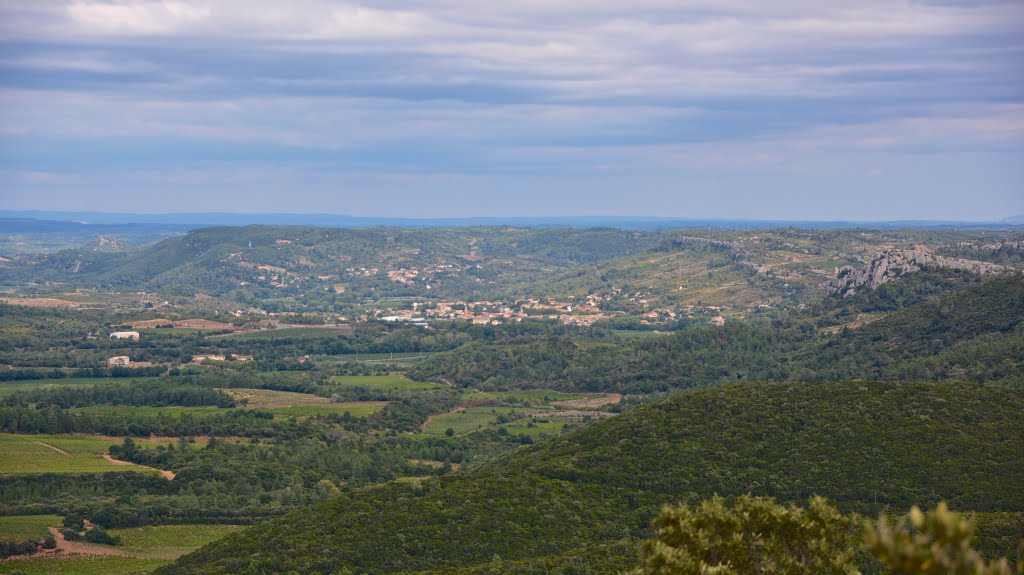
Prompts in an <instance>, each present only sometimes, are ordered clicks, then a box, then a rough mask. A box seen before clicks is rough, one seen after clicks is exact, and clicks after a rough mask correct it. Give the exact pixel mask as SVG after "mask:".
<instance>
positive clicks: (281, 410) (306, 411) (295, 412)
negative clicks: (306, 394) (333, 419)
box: [267, 401, 387, 417]
mask: <svg viewBox="0 0 1024 575" xmlns="http://www.w3.org/2000/svg"><path fill="white" fill-rule="evenodd" d="M385 405H387V402H386V401H351V402H345V403H324V404H320V405H295V406H292V407H275V408H273V409H268V410H267V411H270V412H273V414H274V415H275V416H278V415H280V416H284V417H291V416H295V417H308V416H310V415H327V414H329V413H337V414H338V415H342V414H344V413H345V412H346V411H347V412H348V413H349V414H350V415H351V416H352V417H366V416H367V415H370V414H373V413H377V412H378V411H380V410H381V409H383V408H384V406H385Z"/></svg>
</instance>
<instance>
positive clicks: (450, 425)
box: [422, 407, 535, 435]
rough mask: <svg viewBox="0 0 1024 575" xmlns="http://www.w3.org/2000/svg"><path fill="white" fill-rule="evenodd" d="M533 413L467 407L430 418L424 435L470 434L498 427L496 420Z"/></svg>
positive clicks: (502, 408)
mask: <svg viewBox="0 0 1024 575" xmlns="http://www.w3.org/2000/svg"><path fill="white" fill-rule="evenodd" d="M532 411H535V410H533V409H527V408H523V407H467V408H465V409H461V410H459V411H455V412H452V413H444V414H441V415H436V416H434V417H431V418H430V419H429V420H428V421H427V423H426V424H424V426H423V429H422V431H423V434H424V435H445V432H446V431H447V430H448V429H452V430H453V431H454V432H455V434H456V435H462V434H465V433H470V432H473V431H477V430H480V429H486V428H488V427H492V426H493V427H498V426H496V425H495V424H496V423H498V418H499V417H501V416H505V417H509V416H514V415H518V414H524V413H529V412H532Z"/></svg>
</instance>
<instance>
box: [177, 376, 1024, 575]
mask: <svg viewBox="0 0 1024 575" xmlns="http://www.w3.org/2000/svg"><path fill="white" fill-rule="evenodd" d="M1022 409H1024V393H1022V392H1021V390H1020V389H1013V388H1008V387H1001V386H979V385H975V384H959V383H943V384H925V383H917V384H906V383H902V384H901V383H867V382H865V383H856V382H854V383H834V384H821V383H781V384H754V383H749V384H731V385H724V386H718V387H715V388H709V389H702V390H693V391H688V392H682V393H680V394H677V395H675V396H673V397H671V398H669V399H667V400H664V401H661V402H659V403H656V404H652V405H648V406H643V407H639V408H636V409H634V410H632V411H630V412H627V413H625V414H623V415H620V416H618V417H614V418H612V419H610V420H607V421H604V422H602V423H598V424H595V425H593V426H591V427H589V428H586V429H583V430H581V431H578V432H575V433H572V434H569V435H565V436H562V437H560V438H556V439H553V440H549V441H546V442H543V443H541V444H537V445H535V446H531V447H526V448H520V449H518V450H516V451H514V452H512V453H510V454H508V455H506V456H505V457H503V458H500V459H497V460H494V461H491V462H489V463H485V464H483V465H480V466H478V467H476V468H473V469H469V470H466V471H464V472H460V473H458V474H455V475H452V476H445V477H442V478H438V479H433V480H429V481H423V482H422V483H416V484H412V485H409V484H404V485H403V484H391V485H387V486H384V487H380V488H375V489H370V490H367V491H363V492H358V493H354V494H350V495H345V496H341V497H338V498H336V499H333V500H330V501H327V502H324V503H320V504H317V505H315V506H313V507H311V508H308V509H303V510H301V511H298V512H295V513H293V514H290V515H288V516H286V517H284V518H282V519H279V520H275V521H271V522H269V523H265V524H263V525H259V526H256V527H253V528H251V529H248V530H246V531H243V532H240V533H237V534H234V535H231V536H229V537H227V538H225V539H224V540H222V541H219V542H217V543H214V544H212V545H210V546H207V547H205V548H203V549H201V550H199V551H197V552H195V553H193V554H191V555H188V556H185V557H183V558H182V559H181V560H179V561H178V562H177V563H175V564H173V565H171V566H168V567H165V568H163V569H161V570H159V571H158V573H162V574H163V575H176V574H184V573H197V574H202V573H209V574H212V573H241V572H246V573H282V572H287V571H290V570H294V571H295V572H298V573H349V572H353V573H355V572H358V573H372V574H378V573H414V572H424V573H425V572H431V573H433V572H435V571H436V572H451V570H453V569H455V568H467V571H466V572H467V573H468V572H480V571H479V569H478V568H480V567H486V566H488V565H490V566H491V567H493V562H492V561H493V560H494V558H495V557H500V558H501V560H503V561H510V562H512V563H515V564H517V565H520V566H522V565H533V566H535V567H540V566H542V565H549V564H551V563H552V562H554V563H555V564H558V563H562V564H570V563H571V564H572V565H574V566H575V567H576V568H577V569H578V570H581V571H585V572H592V573H603V572H615V570H616V568H621V567H622V566H627V565H629V561H630V560H631V559H630V558H629V555H630V554H631V553H632V549H631V548H630V545H628V544H621V545H617V543H622V542H623V541H624V540H625V541H626V542H627V543H628V541H629V540H631V538H634V537H638V536H641V535H643V534H644V533H645V528H646V525H647V524H648V522H649V520H650V518H651V517H652V516H653V513H654V512H655V511H656V510H657V509H658V507H659V506H660V505H661V504H663V503H666V502H669V501H689V502H693V501H696V500H698V499H701V498H704V497H708V496H711V495H713V494H715V493H718V494H721V495H726V496H730V495H739V494H742V493H753V494H761V495H771V496H774V497H777V498H779V499H782V500H801V499H804V498H806V497H807V496H809V495H812V494H818V495H823V496H826V497H828V498H829V499H830V500H832V501H833V503H835V504H836V505H838V506H839V507H840V508H841V509H843V510H845V511H859V512H864V513H873V512H875V511H877V510H878V509H880V508H889V509H897V510H902V509H906V508H908V507H909V505H911V504H914V503H916V504H931V503H933V502H935V501H937V500H939V499H945V500H947V501H950V502H951V505H952V506H953V507H954V508H958V509H964V510H975V511H1002V512H1013V513H1018V514H1019V513H1021V512H1024V497H1022V494H1021V492H1020V491H1019V490H1018V489H1017V488H1016V487H1017V486H1016V477H1018V476H1019V475H1020V473H1021V471H1022V469H1024V430H1022V429H1021V427H1020V426H1019V425H1018V423H1019V414H1020V412H1021V410H1022ZM510 564H511V563H510ZM474 566H475V567H474ZM499 571H500V569H499ZM484 572H485V571H484Z"/></svg>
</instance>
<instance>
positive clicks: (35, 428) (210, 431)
mask: <svg viewBox="0 0 1024 575" xmlns="http://www.w3.org/2000/svg"><path fill="white" fill-rule="evenodd" d="M316 429H317V426H316V425H315V424H314V423H313V422H312V421H311V420H306V421H297V420H293V419H276V420H275V419H274V415H273V414H272V413H270V412H267V411H259V410H252V409H225V410H224V412H223V413H213V414H206V413H204V414H191V413H187V412H184V413H160V414H157V415H151V414H142V413H138V412H136V411H134V410H131V409H125V410H121V411H118V412H116V413H114V412H111V413H92V412H82V411H75V410H74V409H60V408H58V407H55V406H50V405H47V406H43V405H40V406H38V407H0V431H2V432H3V433H27V434H39V433H46V434H60V433H93V434H100V435H114V436H135V437H142V436H149V435H156V436H163V437H166V436H171V437H181V436H194V435H217V436H232V435H234V436H243V437H271V436H281V437H302V436H303V435H308V434H310V433H312V432H314V431H315V430H316Z"/></svg>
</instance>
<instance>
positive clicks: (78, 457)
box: [0, 433, 156, 476]
mask: <svg viewBox="0 0 1024 575" xmlns="http://www.w3.org/2000/svg"><path fill="white" fill-rule="evenodd" d="M118 441H119V440H116V439H114V440H113V441H112V440H111V438H109V437H97V436H85V435H10V434H6V433H5V434H0V476H2V475H31V474H38V473H106V472H108V471H124V472H129V471H135V472H142V473H156V471H153V470H150V469H145V468H142V467H139V466H136V465H115V464H113V463H111V462H109V461H107V460H105V459H103V456H102V453H104V452H106V451H107V448H108V447H110V445H112V444H113V443H117V442H118ZM58 450H60V451H58ZM61 451H63V452H64V453H61Z"/></svg>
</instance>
